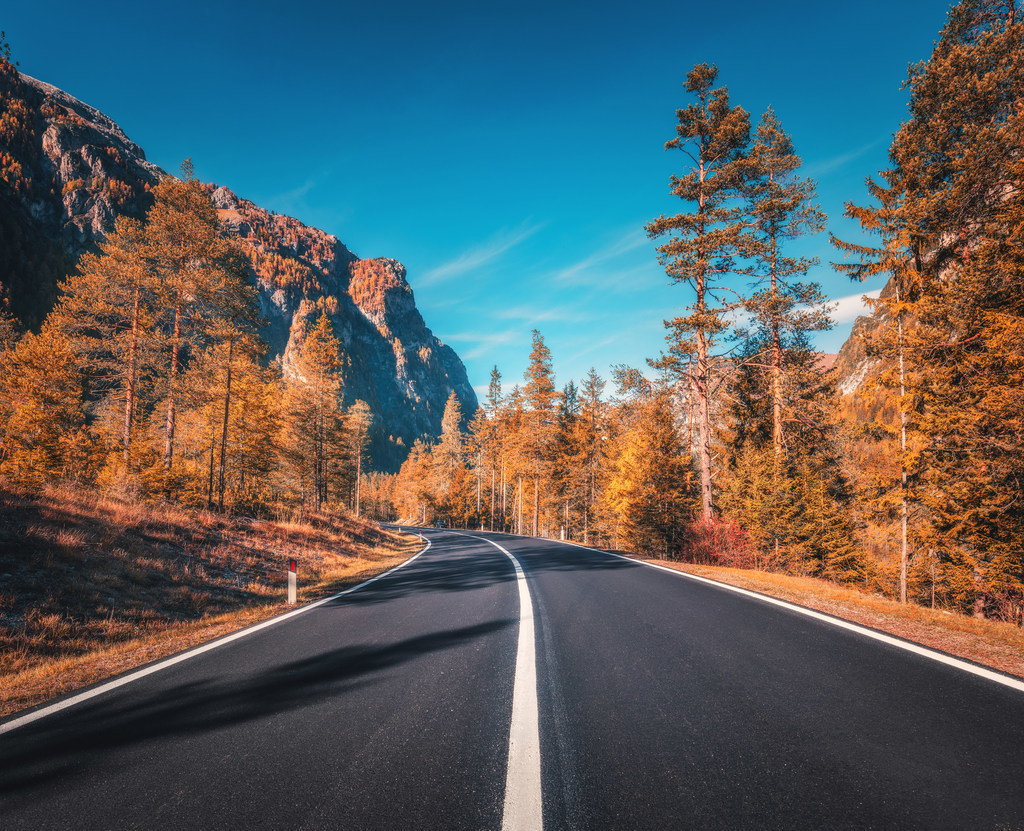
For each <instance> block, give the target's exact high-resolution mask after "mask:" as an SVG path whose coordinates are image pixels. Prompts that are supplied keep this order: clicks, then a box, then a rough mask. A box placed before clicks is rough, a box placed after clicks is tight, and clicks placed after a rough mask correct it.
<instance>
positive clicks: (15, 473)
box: [0, 327, 95, 487]
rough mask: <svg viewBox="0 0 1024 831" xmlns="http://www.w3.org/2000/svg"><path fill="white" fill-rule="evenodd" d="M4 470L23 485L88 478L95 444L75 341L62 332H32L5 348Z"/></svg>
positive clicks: (1, 389)
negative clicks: (90, 428)
mask: <svg viewBox="0 0 1024 831" xmlns="http://www.w3.org/2000/svg"><path fill="white" fill-rule="evenodd" d="M0 424H2V425H3V426H2V427H0V431H2V432H0V440H2V444H0V472H2V473H3V474H4V475H5V476H7V477H8V478H10V479H11V480H13V481H15V482H18V483H20V484H23V485H28V486H32V487H40V486H41V485H43V484H44V483H45V482H47V481H52V480H56V479H69V480H78V481H86V482H87V481H89V480H90V478H91V477H92V476H93V475H94V474H95V463H94V446H93V441H92V438H91V436H90V435H89V434H88V432H87V430H86V414H85V411H84V408H83V397H82V381H81V374H80V372H79V369H78V360H77V357H76V355H75V352H74V349H73V348H72V345H71V344H70V343H69V342H68V340H67V338H65V337H64V336H63V335H62V334H61V333H60V332H59V331H56V330H54V329H52V328H45V327H44V329H43V331H42V332H41V333H40V334H38V335H36V334H33V333H31V332H29V333H27V334H26V335H25V336H24V337H23V338H21V340H19V341H18V343H17V344H16V345H15V346H14V348H12V349H8V350H5V351H4V352H3V353H0Z"/></svg>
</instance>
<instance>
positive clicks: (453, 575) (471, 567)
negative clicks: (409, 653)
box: [332, 531, 643, 605]
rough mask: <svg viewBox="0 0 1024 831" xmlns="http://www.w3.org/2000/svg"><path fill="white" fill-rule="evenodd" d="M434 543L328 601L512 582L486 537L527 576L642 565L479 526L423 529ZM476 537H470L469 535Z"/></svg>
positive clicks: (377, 599)
mask: <svg viewBox="0 0 1024 831" xmlns="http://www.w3.org/2000/svg"><path fill="white" fill-rule="evenodd" d="M426 536H427V538H428V539H430V540H431V542H432V544H433V547H432V549H431V551H428V552H427V556H425V557H423V558H421V559H419V560H416V561H415V562H413V563H410V564H409V565H408V566H406V567H405V568H402V569H400V570H399V571H396V572H395V573H394V574H391V575H388V576H387V577H386V578H385V579H383V580H379V581H377V582H376V583H372V584H370V585H369V586H366V587H365V588H362V589H360V590H359V591H357V592H354V593H352V594H349V595H345V596H344V597H339V598H337V599H336V600H334V601H332V603H333V604H345V605H353V604H359V605H365V604H373V603H386V602H389V601H392V600H395V599H397V598H401V597H406V596H409V595H413V594H423V593H433V592H463V591H473V590H475V589H483V588H487V587H488V586H494V585H497V584H499V583H508V582H514V581H515V579H516V575H515V570H514V569H513V567H512V563H511V561H510V560H509V559H508V557H506V556H505V555H504V554H502V553H501V552H500V551H498V549H496V548H495V547H494V546H492V545H489V544H488V543H486V542H482V541H481V539H490V540H493V541H494V542H496V543H498V544H499V545H501V546H503V547H505V548H507V549H508V550H509V551H511V552H512V553H513V554H514V555H515V556H516V558H517V559H518V560H519V561H520V563H521V564H522V566H523V568H524V569H525V570H526V572H527V575H529V574H530V573H533V572H550V571H612V570H614V571H621V570H626V569H634V568H643V566H642V565H641V564H640V563H637V562H634V561H631V560H623V559H620V558H618V557H609V556H606V555H604V554H598V553H594V552H593V551H588V550H586V549H584V548H579V547H576V546H572V545H564V544H562V543H558V542H553V541H552V540H548V539H544V538H542V537H534V538H531V537H515V536H510V535H508V534H498V533H490V532H482V531H438V532H428V533H427V535H426ZM474 538H475V539H474ZM452 543H455V544H458V545H459V546H460V550H459V551H458V552H457V553H455V554H454V555H452V554H450V553H448V552H445V553H446V556H445V558H444V559H440V558H437V557H432V556H430V555H431V554H433V553H437V552H438V551H439V549H440V548H441V546H443V545H450V544H452Z"/></svg>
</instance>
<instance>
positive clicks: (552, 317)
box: [491, 305, 593, 326]
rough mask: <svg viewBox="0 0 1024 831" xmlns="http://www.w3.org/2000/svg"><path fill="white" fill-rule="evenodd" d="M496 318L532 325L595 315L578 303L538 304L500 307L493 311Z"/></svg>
mask: <svg viewBox="0 0 1024 831" xmlns="http://www.w3.org/2000/svg"><path fill="white" fill-rule="evenodd" d="M491 317H492V318H494V319H495V320H523V321H526V322H527V323H528V324H530V325H531V326H533V325H535V324H538V323H552V322H556V323H561V322H565V321H573V322H582V321H586V320H591V319H592V318H593V315H592V314H590V313H588V312H583V311H581V310H580V308H579V306H576V305H564V306H554V307H548V308H543V307H541V308H538V307H536V306H510V307H507V308H498V309H495V310H494V311H492V312H491Z"/></svg>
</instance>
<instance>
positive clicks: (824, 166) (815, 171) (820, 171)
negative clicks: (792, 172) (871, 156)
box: [800, 134, 892, 179]
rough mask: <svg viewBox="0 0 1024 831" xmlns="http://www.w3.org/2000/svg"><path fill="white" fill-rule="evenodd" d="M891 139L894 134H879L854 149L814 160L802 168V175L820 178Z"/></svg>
mask: <svg viewBox="0 0 1024 831" xmlns="http://www.w3.org/2000/svg"><path fill="white" fill-rule="evenodd" d="M891 139H892V136H891V135H888V134H887V135H884V136H879V137H878V138H876V139H875V140H874V141H869V142H868V143H867V144H865V145H862V146H860V147H857V148H855V149H854V150H849V151H847V152H846V153H840V154H839V155H838V156H833V157H832V158H830V159H822V160H820V161H817V162H812V163H810V164H809V165H807V166H806V167H804V168H802V169H801V170H800V175H801V176H807V177H809V178H813V179H817V178H820V177H821V176H824V175H825V174H826V173H831V172H832V171H833V170H836V169H838V168H840V167H843V166H844V165H846V164H849V163H850V162H852V161H853V160H854V159H859V158H860V157H861V156H863V155H864V154H865V153H867V152H869V151H871V150H874V149H875V148H876V147H878V145H880V144H882V143H883V142H888V141H890V140H891Z"/></svg>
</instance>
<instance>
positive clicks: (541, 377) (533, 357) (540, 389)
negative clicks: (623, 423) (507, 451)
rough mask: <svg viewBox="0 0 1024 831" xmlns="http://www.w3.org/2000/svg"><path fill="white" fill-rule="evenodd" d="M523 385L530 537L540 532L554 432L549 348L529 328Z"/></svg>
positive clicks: (541, 337) (553, 400)
mask: <svg viewBox="0 0 1024 831" xmlns="http://www.w3.org/2000/svg"><path fill="white" fill-rule="evenodd" d="M523 378H524V380H525V381H526V386H525V387H524V388H523V393H524V397H525V402H526V405H527V408H528V409H527V414H526V420H525V424H526V433H525V435H524V437H523V438H524V445H525V450H526V454H527V459H528V465H529V472H530V475H531V476H532V478H533V528H532V533H533V536H535V537H536V536H538V534H539V533H540V490H541V479H542V478H544V477H546V476H547V475H548V473H549V469H548V464H547V461H548V459H547V454H548V448H549V445H550V443H551V439H552V435H553V431H554V415H555V413H554V409H555V400H556V397H557V394H556V392H555V373H554V369H552V366H551V350H550V349H548V347H547V346H546V345H545V343H544V337H543V336H542V335H541V333H540V332H539V331H537V330H536V329H534V330H533V349H532V350H531V351H530V364H529V366H528V367H527V369H526V372H525V373H524V374H523Z"/></svg>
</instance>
